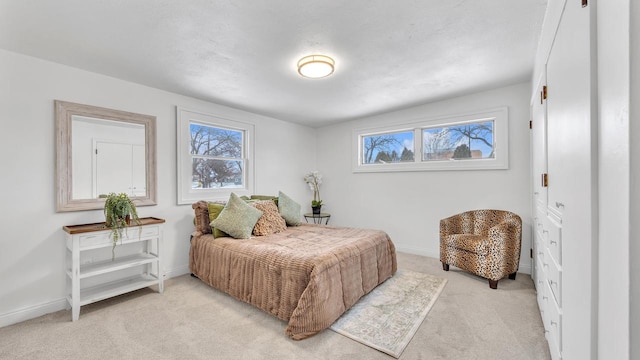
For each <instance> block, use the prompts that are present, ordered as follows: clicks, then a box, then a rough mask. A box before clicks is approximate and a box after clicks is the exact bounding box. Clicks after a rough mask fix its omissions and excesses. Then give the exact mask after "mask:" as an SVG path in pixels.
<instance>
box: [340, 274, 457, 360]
mask: <svg viewBox="0 0 640 360" xmlns="http://www.w3.org/2000/svg"><path fill="white" fill-rule="evenodd" d="M446 283H447V280H446V279H443V278H439V277H436V276H433V275H428V274H423V273H419V272H414V271H409V270H398V271H397V272H396V274H395V275H394V276H393V277H392V278H390V279H388V280H387V281H385V282H384V283H382V284H381V285H380V286H378V287H377V288H375V289H373V291H371V292H370V293H369V294H367V295H365V296H364V297H362V299H360V300H359V301H358V302H357V303H356V304H355V305H354V306H353V307H352V308H351V309H349V310H348V311H347V312H345V313H344V314H343V315H342V317H340V318H339V319H338V320H337V321H336V322H335V323H333V325H331V330H333V331H335V332H337V333H339V334H342V335H344V336H346V337H349V338H351V339H353V340H355V341H358V342H360V343H363V344H365V345H367V346H370V347H372V348H374V349H376V350H379V351H382V352H384V353H386V354H389V355H391V356H393V357H395V358H398V357H400V354H402V351H403V350H404V348H405V347H406V346H407V345H408V344H409V341H411V338H413V335H414V334H415V333H416V331H417V330H418V328H419V327H420V325H421V324H422V321H423V320H424V318H425V317H426V316H427V314H428V313H429V310H431V307H432V306H433V304H434V303H435V302H436V300H437V299H438V296H439V295H440V293H441V292H442V289H444V286H445V284H446Z"/></svg>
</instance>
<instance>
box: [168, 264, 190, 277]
mask: <svg viewBox="0 0 640 360" xmlns="http://www.w3.org/2000/svg"><path fill="white" fill-rule="evenodd" d="M190 272H191V270H189V265H184V266H178V267H176V268H173V269H171V270H166V271H165V272H164V278H165V279H171V278H174V277H177V276H182V275H185V274H189V273H190Z"/></svg>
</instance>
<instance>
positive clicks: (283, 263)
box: [189, 224, 397, 340]
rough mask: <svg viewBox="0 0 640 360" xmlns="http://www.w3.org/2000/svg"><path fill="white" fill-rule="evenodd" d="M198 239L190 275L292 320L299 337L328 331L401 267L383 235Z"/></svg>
mask: <svg viewBox="0 0 640 360" xmlns="http://www.w3.org/2000/svg"><path fill="white" fill-rule="evenodd" d="M193 235H194V236H193V237H192V240H191V250H190V259H189V267H190V269H191V272H192V273H193V274H194V275H195V276H197V277H198V278H199V279H201V280H202V281H204V282H205V283H207V284H209V285H210V286H212V287H214V288H216V289H219V290H221V291H224V292H225V293H227V294H229V295H231V296H233V297H235V298H237V299H239V300H242V301H245V302H247V303H249V304H252V305H254V306H256V307H258V308H260V309H262V310H264V311H266V312H268V313H270V314H272V315H274V316H276V317H278V318H280V319H282V320H285V321H288V323H289V324H288V326H287V328H286V330H285V333H286V334H287V335H288V336H289V337H291V338H292V339H295V340H300V339H304V338H307V337H309V336H312V335H314V334H316V333H318V332H320V331H321V330H323V329H326V328H327V327H329V326H330V325H331V324H332V323H333V322H334V321H335V320H336V319H338V318H339V317H340V315H342V313H344V312H345V311H346V310H347V309H349V308H350V307H351V306H352V305H353V304H355V303H356V301H358V299H360V297H362V296H363V295H365V294H367V293H368V292H370V291H371V290H373V289H374V288H375V287H376V286H377V285H378V284H380V283H382V282H384V281H385V280H386V279H388V278H389V277H391V276H392V275H393V274H394V273H395V272H396V269H397V263H396V253H395V247H394V245H393V243H392V241H391V239H390V238H389V236H388V235H387V234H386V233H385V232H383V231H379V230H367V229H355V228H341V227H331V226H321V225H310V224H303V225H301V226H295V227H287V230H286V231H283V232H280V233H276V234H272V235H268V236H255V237H251V238H250V239H241V240H238V239H233V238H230V237H219V238H216V239H214V238H213V235H212V234H206V233H202V232H200V231H196V232H195V233H194V234H193Z"/></svg>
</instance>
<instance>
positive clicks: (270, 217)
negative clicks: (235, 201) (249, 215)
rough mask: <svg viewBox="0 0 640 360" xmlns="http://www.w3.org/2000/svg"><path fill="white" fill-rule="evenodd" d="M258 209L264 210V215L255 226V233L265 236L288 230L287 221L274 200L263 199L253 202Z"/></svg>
mask: <svg viewBox="0 0 640 360" xmlns="http://www.w3.org/2000/svg"><path fill="white" fill-rule="evenodd" d="M252 205H253V206H254V207H255V208H256V209H258V210H260V211H262V217H260V219H259V220H258V222H257V223H256V226H254V227H253V235H256V236H264V235H271V234H275V233H279V232H281V231H285V230H287V223H286V222H285V221H284V218H283V217H282V216H280V213H279V212H278V207H277V206H276V204H275V203H274V202H273V200H261V201H257V202H255V203H254V204H252Z"/></svg>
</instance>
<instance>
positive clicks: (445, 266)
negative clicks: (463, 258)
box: [442, 263, 449, 271]
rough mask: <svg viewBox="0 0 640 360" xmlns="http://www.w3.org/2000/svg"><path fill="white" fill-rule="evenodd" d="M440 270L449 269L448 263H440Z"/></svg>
mask: <svg viewBox="0 0 640 360" xmlns="http://www.w3.org/2000/svg"><path fill="white" fill-rule="evenodd" d="M442 270H444V271H449V264H445V263H442Z"/></svg>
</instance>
